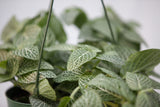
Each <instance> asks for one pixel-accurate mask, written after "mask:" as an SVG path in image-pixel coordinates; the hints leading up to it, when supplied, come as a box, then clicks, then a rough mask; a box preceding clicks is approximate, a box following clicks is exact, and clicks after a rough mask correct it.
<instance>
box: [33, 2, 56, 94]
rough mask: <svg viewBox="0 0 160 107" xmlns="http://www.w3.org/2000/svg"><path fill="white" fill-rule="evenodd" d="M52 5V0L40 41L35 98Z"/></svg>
mask: <svg viewBox="0 0 160 107" xmlns="http://www.w3.org/2000/svg"><path fill="white" fill-rule="evenodd" d="M53 3H54V0H51V3H50V8H49V13H48V19H47V24H46V30H45V33H44V38H43V41H42V44H41V49H40V58H39V62H38V70H37V77H36V86H35V94H36V95H37V96H39V76H40V74H39V71H40V66H41V60H42V56H43V48H44V44H45V41H46V36H47V31H48V27H49V22H50V18H51V13H52V8H53Z"/></svg>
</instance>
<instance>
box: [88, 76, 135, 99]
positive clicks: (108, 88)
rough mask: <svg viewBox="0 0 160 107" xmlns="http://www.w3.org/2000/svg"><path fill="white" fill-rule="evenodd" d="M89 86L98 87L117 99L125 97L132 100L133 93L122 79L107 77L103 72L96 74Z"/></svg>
mask: <svg viewBox="0 0 160 107" xmlns="http://www.w3.org/2000/svg"><path fill="white" fill-rule="evenodd" d="M89 85H90V86H94V87H97V88H99V89H100V90H102V91H104V92H106V93H108V94H110V95H113V96H115V97H117V98H119V99H123V98H125V99H127V100H129V101H133V100H134V97H135V95H134V94H133V92H132V91H131V90H130V89H129V87H128V86H127V84H125V82H124V81H123V80H120V79H115V78H109V77H106V76H105V75H103V74H99V75H97V76H96V77H95V78H94V79H92V80H91V81H90V82H89Z"/></svg>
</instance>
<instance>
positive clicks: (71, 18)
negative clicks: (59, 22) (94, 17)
mask: <svg viewBox="0 0 160 107" xmlns="http://www.w3.org/2000/svg"><path fill="white" fill-rule="evenodd" d="M62 18H63V20H64V21H65V23H66V24H68V25H70V24H75V25H76V26H77V27H79V28H81V27H82V25H83V24H84V23H86V22H87V20H88V19H87V16H86V14H85V13H84V11H83V10H81V9H79V8H69V9H66V10H65V11H64V12H63V14H62Z"/></svg>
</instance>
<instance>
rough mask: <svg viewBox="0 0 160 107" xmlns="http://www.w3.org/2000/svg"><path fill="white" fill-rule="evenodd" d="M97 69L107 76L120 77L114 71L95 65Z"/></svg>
mask: <svg viewBox="0 0 160 107" xmlns="http://www.w3.org/2000/svg"><path fill="white" fill-rule="evenodd" d="M96 68H97V69H99V70H101V71H102V72H103V73H105V74H106V75H107V76H108V77H112V78H116V79H121V77H120V76H119V75H117V74H116V73H115V72H113V71H110V70H107V69H105V68H102V67H96Z"/></svg>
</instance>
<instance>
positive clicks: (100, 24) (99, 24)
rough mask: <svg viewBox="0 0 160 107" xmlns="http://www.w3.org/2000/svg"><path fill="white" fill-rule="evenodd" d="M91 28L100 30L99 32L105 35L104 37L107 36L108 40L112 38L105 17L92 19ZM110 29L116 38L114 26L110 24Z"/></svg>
mask: <svg viewBox="0 0 160 107" xmlns="http://www.w3.org/2000/svg"><path fill="white" fill-rule="evenodd" d="M111 24H112V22H111ZM92 28H93V29H94V30H96V31H97V32H100V33H101V34H103V35H105V36H106V38H108V39H109V40H112V36H111V34H110V30H109V27H108V24H107V21H106V19H105V18H98V19H96V20H94V21H92ZM112 30H113V33H114V36H115V37H114V38H115V39H116V40H117V32H116V28H115V27H114V26H112Z"/></svg>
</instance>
